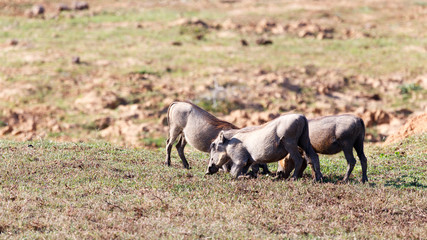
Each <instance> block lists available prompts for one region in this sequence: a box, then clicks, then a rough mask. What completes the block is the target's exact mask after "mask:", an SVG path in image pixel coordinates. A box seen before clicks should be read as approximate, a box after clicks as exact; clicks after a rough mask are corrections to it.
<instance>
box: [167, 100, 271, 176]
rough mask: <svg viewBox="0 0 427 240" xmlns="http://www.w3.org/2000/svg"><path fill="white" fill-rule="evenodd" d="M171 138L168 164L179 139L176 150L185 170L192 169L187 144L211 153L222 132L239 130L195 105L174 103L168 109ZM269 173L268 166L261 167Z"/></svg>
mask: <svg viewBox="0 0 427 240" xmlns="http://www.w3.org/2000/svg"><path fill="white" fill-rule="evenodd" d="M167 114H168V115H167V116H168V122H169V137H168V139H167V142H166V164H167V165H168V166H170V164H171V150H172V146H173V144H174V142H175V141H176V140H177V139H178V143H177V144H176V149H177V151H178V155H179V157H180V158H181V160H182V164H183V165H184V168H190V165H189V164H188V161H187V159H186V158H185V155H184V148H185V145H186V144H187V142H188V143H189V144H190V145H191V146H193V147H194V148H196V149H197V150H199V151H202V152H209V147H210V145H211V143H212V141H213V140H214V139H215V138H216V137H217V136H218V134H219V132H221V131H222V130H231V129H239V128H238V127H236V126H234V125H233V124H231V123H229V122H226V121H222V120H219V119H218V118H216V117H215V116H213V115H212V114H210V113H208V112H206V111H205V110H203V109H201V108H200V107H198V106H196V105H195V104H192V103H189V102H173V103H171V104H170V105H169V108H168V113H167ZM260 167H262V168H263V171H264V172H265V173H268V172H269V171H268V168H267V165H266V164H264V165H260Z"/></svg>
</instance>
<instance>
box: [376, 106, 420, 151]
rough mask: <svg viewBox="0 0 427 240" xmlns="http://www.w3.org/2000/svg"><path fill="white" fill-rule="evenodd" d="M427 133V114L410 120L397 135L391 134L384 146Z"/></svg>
mask: <svg viewBox="0 0 427 240" xmlns="http://www.w3.org/2000/svg"><path fill="white" fill-rule="evenodd" d="M425 132H427V112H424V113H423V114H420V115H417V116H415V117H412V118H410V119H409V120H408V121H407V122H406V123H405V125H403V126H402V127H401V128H400V129H399V130H398V131H397V132H396V133H394V134H391V135H390V136H389V137H388V138H387V140H386V141H385V142H384V144H390V143H394V142H397V141H401V140H403V139H405V138H407V137H409V136H412V135H415V134H419V133H425Z"/></svg>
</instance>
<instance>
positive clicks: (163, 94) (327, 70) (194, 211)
mask: <svg viewBox="0 0 427 240" xmlns="http://www.w3.org/2000/svg"><path fill="white" fill-rule="evenodd" d="M71 3H72V2H71V1H69V2H66V1H64V4H65V5H67V4H68V6H69V7H70V8H71V9H69V10H68V11H59V7H61V9H62V10H66V8H65V5H64V4H63V5H60V4H58V2H57V1H51V0H44V1H43V0H41V1H34V0H19V1H8V0H0V138H1V139H2V140H0V238H9V237H12V236H13V237H17V238H22V237H29V238H36V237H40V238H44V237H52V238H63V237H67V236H70V237H75V238H81V237H86V238H90V237H93V238H101V237H105V238H113V237H119V238H134V237H141V238H158V237H163V238H172V236H179V237H180V238H208V237H214V238H248V237H249V238H251V237H252V238H283V237H285V238H286V237H290V238H314V237H324V238H340V239H341V238H387V239H388V238H405V239H408V238H418V239H419V238H423V237H424V238H425V236H426V235H427V233H426V230H425V229H426V222H427V203H426V192H425V188H426V186H427V180H426V176H425V172H426V171H427V169H426V165H427V162H426V158H427V156H426V153H427V149H426V147H425V145H426V144H425V143H426V141H427V140H426V135H425V131H426V125H427V123H426V111H427V67H426V66H427V36H426V34H427V25H426V24H425V23H426V22H427V1H420V0H410V1H404V0H389V1H386V0H367V1H344V0H342V1H340V0H334V1H314V0H303V1H284V0H283V1H281V0H280V1H255V0H224V1H191V0H190V1H160V2H159V1H136V0H135V1H132V0H129V1H112V0H107V1H100V0H93V1H88V9H86V8H85V7H84V5H79V6H74V5H73V4H71ZM35 4H40V5H43V9H44V11H42V9H41V8H40V7H39V6H37V5H36V6H35ZM73 8H78V9H73ZM173 100H189V101H192V102H194V103H196V104H198V105H200V106H201V107H203V108H205V109H206V110H208V111H211V112H213V113H214V114H215V115H218V116H220V117H221V118H224V119H226V120H228V121H230V122H232V123H234V124H236V125H238V126H241V127H243V126H248V125H255V124H261V123H264V122H266V121H269V120H270V119H272V118H274V117H276V116H278V115H279V114H282V113H286V112H299V113H304V114H305V115H307V116H308V117H309V118H312V117H317V116H322V115H328V114H338V113H345V112H346V113H353V114H356V115H359V116H361V117H362V118H363V119H364V120H365V124H366V125H367V127H368V128H367V131H368V132H367V138H366V140H367V143H366V145H367V156H368V165H369V168H368V177H369V178H370V184H369V185H361V184H359V183H358V182H357V181H354V182H352V183H351V184H349V185H341V184H337V182H338V180H339V178H340V177H342V175H343V173H344V171H345V170H344V168H345V163H344V160H343V159H344V158H343V156H342V155H337V156H334V157H327V158H325V157H322V158H321V167H322V172H324V175H325V176H326V177H327V180H326V182H327V183H325V184H312V183H311V182H310V181H309V180H308V177H306V179H305V180H302V181H298V182H295V183H289V182H272V181H271V179H270V178H269V177H261V178H259V179H256V180H243V181H231V180H230V179H229V177H228V175H225V174H219V175H218V176H212V177H209V178H205V177H204V176H203V172H204V168H205V163H204V161H200V160H197V159H200V158H201V159H206V158H207V155H205V154H199V153H193V152H191V154H192V155H191V156H192V157H191V159H190V160H191V162H190V164H192V165H193V166H194V168H193V169H192V170H191V171H185V170H182V169H180V167H179V164H178V163H177V162H176V161H178V159H177V156H174V159H173V161H175V163H176V164H175V166H174V167H173V168H166V167H164V166H162V165H161V164H162V162H163V157H164V156H163V154H164V153H163V149H162V148H161V147H163V146H164V141H165V137H166V128H167V126H166V111H167V106H168V104H170V103H171V102H172V101H173ZM419 114H424V115H422V116H418V115H419ZM415 116H418V117H415ZM410 117H414V121H413V122H408V123H406V125H405V128H403V129H401V130H400V131H397V130H398V129H399V128H400V127H401V126H403V125H404V124H405V122H407V119H409V118H410ZM419 132H421V135H417V136H416V137H413V138H410V139H409V140H404V141H403V143H400V144H399V141H401V138H402V137H408V136H410V135H413V134H414V133H419ZM422 132H424V134H423V133H422ZM393 133H397V135H395V136H393V137H392V138H390V139H392V140H396V141H398V142H397V143H395V144H394V145H391V146H386V147H380V146H376V145H373V144H371V143H370V142H382V141H384V140H385V138H387V137H388V136H389V135H391V134H393ZM16 140H27V141H32V142H27V143H18V142H14V141H16ZM52 140H53V141H55V142H56V143H55V142H50V141H52ZM59 141H61V142H67V143H57V142H59ZM69 142H76V143H77V142H95V143H93V144H83V143H78V144H75V143H69ZM104 142H110V143H113V144H116V145H117V146H122V147H114V146H113V145H109V144H104ZM389 142H391V140H389ZM28 145H32V146H33V147H28ZM123 146H129V147H130V146H134V147H143V149H139V150H133V149H130V148H123ZM147 147H150V148H151V149H152V150H146V149H147ZM272 167H273V168H274V166H272ZM359 176H360V168H356V170H355V173H354V176H353V178H354V179H355V178H356V177H359Z"/></svg>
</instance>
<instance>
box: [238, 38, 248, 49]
mask: <svg viewBox="0 0 427 240" xmlns="http://www.w3.org/2000/svg"><path fill="white" fill-rule="evenodd" d="M240 43H241V44H242V46H244V47H246V46H248V45H249V43H248V41H246V40H245V39H242V40H240Z"/></svg>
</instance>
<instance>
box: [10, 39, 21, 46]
mask: <svg viewBox="0 0 427 240" xmlns="http://www.w3.org/2000/svg"><path fill="white" fill-rule="evenodd" d="M18 43H19V42H18V40H16V39H10V40H9V42H8V44H9V45H10V46H16V45H18Z"/></svg>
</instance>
